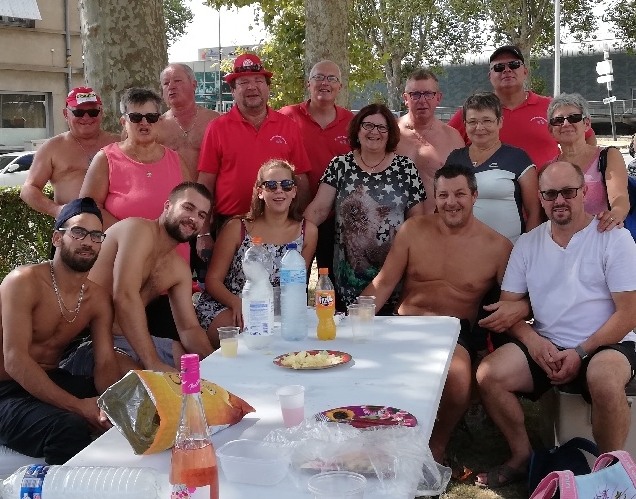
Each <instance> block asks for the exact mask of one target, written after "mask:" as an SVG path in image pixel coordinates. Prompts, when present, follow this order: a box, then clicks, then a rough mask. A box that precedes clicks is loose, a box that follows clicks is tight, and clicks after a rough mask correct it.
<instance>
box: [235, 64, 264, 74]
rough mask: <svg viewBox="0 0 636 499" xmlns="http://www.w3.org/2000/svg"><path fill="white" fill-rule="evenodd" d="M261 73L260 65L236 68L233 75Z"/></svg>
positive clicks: (261, 66) (261, 67)
mask: <svg viewBox="0 0 636 499" xmlns="http://www.w3.org/2000/svg"><path fill="white" fill-rule="evenodd" d="M260 71H263V65H262V64H250V65H248V66H239V67H238V68H234V72H235V73H258V72H260Z"/></svg>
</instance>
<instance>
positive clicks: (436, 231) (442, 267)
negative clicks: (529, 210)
mask: <svg viewBox="0 0 636 499" xmlns="http://www.w3.org/2000/svg"><path fill="white" fill-rule="evenodd" d="M433 193H434V196H435V205H436V207H437V210H438V212H439V213H436V214H433V215H421V216H415V217H411V218H409V219H407V220H406V221H405V222H404V223H403V224H402V226H401V227H400V229H399V230H398V233H397V235H396V236H395V240H394V241H393V245H392V246H391V250H390V251H389V254H388V255H387V257H386V260H385V262H384V265H383V266H382V269H381V270H380V273H379V274H378V275H377V276H376V277H375V279H373V281H372V282H371V284H369V286H367V288H366V289H365V290H364V291H363V292H362V295H375V296H376V301H375V303H376V310H379V309H380V308H382V306H383V305H384V303H385V302H386V300H387V299H388V298H389V296H390V295H391V292H392V291H393V290H394V289H395V286H396V285H397V284H398V282H399V281H400V280H401V279H403V284H402V294H401V296H400V301H399V303H398V308H397V312H398V314H400V315H449V316H453V317H457V318H458V319H460V322H461V332H460V334H459V339H458V341H457V347H456V348H455V352H454V353H453V358H452V360H451V365H450V369H449V371H448V377H447V378H446V385H445V386H444V391H443V393H442V399H441V402H440V406H439V410H438V413H437V420H436V421H435V426H434V427H433V433H432V435H431V440H430V443H429V445H430V447H431V452H432V453H433V457H434V458H435V460H436V461H437V462H439V463H441V462H442V461H443V457H444V450H445V448H446V444H447V443H448V440H449V438H450V435H451V432H452V431H453V429H454V428H455V425H456V424H457V422H458V421H459V420H460V419H461V417H462V415H463V414H464V412H466V409H467V408H468V405H469V403H470V395H471V384H472V379H473V378H472V377H473V374H472V373H473V369H472V365H473V363H474V362H475V361H476V360H477V359H478V357H481V356H483V355H484V354H485V353H486V338H485V337H481V338H476V337H474V336H473V335H471V324H472V323H473V322H474V321H475V318H476V317H477V309H478V307H479V304H480V303H481V300H482V298H483V296H484V295H485V293H486V292H487V291H488V290H490V288H492V287H493V285H494V284H496V283H499V284H500V283H501V280H502V278H503V274H504V271H505V270H506V264H507V262H508V256H509V255H510V251H511V250H512V243H511V242H510V241H509V240H508V239H507V238H505V237H503V236H502V235H500V234H499V233H497V232H495V231H494V230H492V229H491V228H490V227H488V226H487V225H485V224H483V223H482V222H480V221H479V220H477V219H476V218H475V217H474V215H473V205H474V204H475V201H476V200H477V180H476V179H475V174H474V173H473V171H472V170H471V169H470V168H467V167H465V166H458V165H446V166H444V167H442V168H440V169H439V170H437V172H435V176H434V190H433ZM422 255H426V258H423V257H422ZM515 304H516V305H519V308H516V309H511V308H508V309H504V308H503V307H499V308H498V309H497V312H495V313H493V314H492V315H491V316H490V317H493V316H495V314H496V318H497V319H498V320H499V321H501V322H505V323H506V324H507V325H508V326H510V325H512V324H514V323H515V322H517V321H518V320H521V319H522V318H523V317H524V316H525V315H527V314H528V312H529V307H528V306H527V303H526V302H523V303H522V302H515ZM492 320H494V318H493V319H492Z"/></svg>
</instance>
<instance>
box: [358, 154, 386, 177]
mask: <svg viewBox="0 0 636 499" xmlns="http://www.w3.org/2000/svg"><path fill="white" fill-rule="evenodd" d="M388 154H389V153H388V152H385V153H384V157H383V158H382V159H381V160H380V162H379V163H378V164H377V165H374V166H369V165H367V163H366V162H365V161H364V158H363V157H362V151H360V160H361V161H362V164H363V165H364V166H366V167H367V168H369V169H370V170H371V173H375V169H376V168H377V167H378V166H380V164H381V163H382V161H384V160H385V159H386V157H387V155H388Z"/></svg>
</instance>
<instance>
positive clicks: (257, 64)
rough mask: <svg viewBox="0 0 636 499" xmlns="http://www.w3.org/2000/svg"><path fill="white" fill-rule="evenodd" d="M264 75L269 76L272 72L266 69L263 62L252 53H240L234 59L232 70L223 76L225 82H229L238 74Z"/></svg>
mask: <svg viewBox="0 0 636 499" xmlns="http://www.w3.org/2000/svg"><path fill="white" fill-rule="evenodd" d="M249 75H264V76H266V77H267V78H271V77H272V76H273V75H274V73H272V72H271V71H266V70H265V68H264V67H263V63H262V62H261V60H260V59H259V58H258V56H256V55H254V54H241V55H239V56H238V57H237V58H236V60H235V61H234V70H233V71H232V72H231V73H228V74H226V75H225V77H224V78H223V79H224V80H225V81H226V82H228V83H231V82H233V81H234V80H235V79H236V78H238V77H239V76H249Z"/></svg>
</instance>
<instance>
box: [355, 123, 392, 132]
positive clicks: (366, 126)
mask: <svg viewBox="0 0 636 499" xmlns="http://www.w3.org/2000/svg"><path fill="white" fill-rule="evenodd" d="M360 126H361V127H362V128H364V129H365V130H366V131H368V132H370V131H371V130H373V129H374V128H377V129H378V132H380V133H387V132H388V131H389V127H388V126H386V125H376V124H375V123H371V122H370V121H363V122H362V123H361V124H360Z"/></svg>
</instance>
